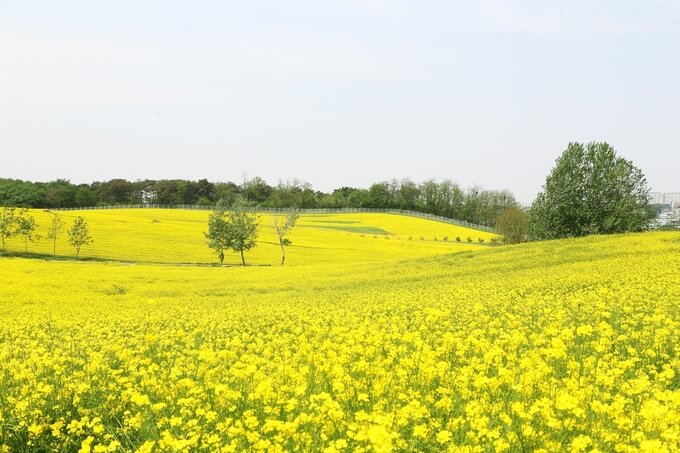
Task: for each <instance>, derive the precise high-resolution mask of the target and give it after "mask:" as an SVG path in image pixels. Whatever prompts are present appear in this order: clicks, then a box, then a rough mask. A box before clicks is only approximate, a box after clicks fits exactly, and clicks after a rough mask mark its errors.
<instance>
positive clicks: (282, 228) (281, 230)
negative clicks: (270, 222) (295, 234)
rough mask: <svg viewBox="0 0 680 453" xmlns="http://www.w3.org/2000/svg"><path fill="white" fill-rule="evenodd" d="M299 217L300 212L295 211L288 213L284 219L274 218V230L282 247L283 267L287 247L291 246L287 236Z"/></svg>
mask: <svg viewBox="0 0 680 453" xmlns="http://www.w3.org/2000/svg"><path fill="white" fill-rule="evenodd" d="M298 217H299V215H298V212H297V210H295V209H293V210H291V211H290V212H288V214H287V215H286V216H285V217H284V218H281V217H274V230H275V231H276V236H277V237H278V238H279V245H280V246H281V266H283V265H284V264H285V263H286V245H289V244H290V241H289V240H288V239H287V238H286V237H285V236H286V234H287V233H288V232H289V231H290V230H291V229H292V228H293V227H294V226H295V222H297V219H298Z"/></svg>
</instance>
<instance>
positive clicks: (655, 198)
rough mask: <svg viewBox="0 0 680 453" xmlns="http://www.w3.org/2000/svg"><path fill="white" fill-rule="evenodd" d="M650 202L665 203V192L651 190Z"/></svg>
mask: <svg viewBox="0 0 680 453" xmlns="http://www.w3.org/2000/svg"><path fill="white" fill-rule="evenodd" d="M649 203H650V204H663V192H649Z"/></svg>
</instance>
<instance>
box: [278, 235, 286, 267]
mask: <svg viewBox="0 0 680 453" xmlns="http://www.w3.org/2000/svg"><path fill="white" fill-rule="evenodd" d="M279 244H280V245H281V266H283V265H284V264H285V263H286V247H284V246H283V240H281V238H279Z"/></svg>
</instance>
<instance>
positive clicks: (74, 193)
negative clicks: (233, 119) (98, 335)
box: [0, 177, 517, 226]
mask: <svg viewBox="0 0 680 453" xmlns="http://www.w3.org/2000/svg"><path fill="white" fill-rule="evenodd" d="M239 196H241V197H243V198H245V199H246V200H247V201H248V202H250V203H252V204H253V205H255V206H261V207H274V208H288V207H297V208H378V209H406V210H412V211H419V212H425V213H430V214H435V215H440V216H444V217H450V218H454V219H458V220H465V221H467V222H471V223H476V224H482V225H489V226H493V225H494V224H495V221H496V217H497V216H498V214H499V213H500V212H501V211H502V210H503V209H504V208H506V207H508V206H516V205H517V201H516V200H515V197H514V196H513V194H512V193H511V192H509V191H507V190H503V191H496V190H485V189H482V188H480V187H471V188H468V189H463V188H461V187H460V186H459V185H458V184H456V183H454V182H452V181H450V180H445V181H442V182H438V181H434V180H429V181H425V182H423V183H415V182H413V181H411V180H408V179H405V180H401V181H399V180H391V181H384V182H378V183H375V184H373V185H371V186H370V187H369V188H368V189H361V188H355V187H341V188H339V189H335V190H334V191H333V192H332V193H324V192H320V191H316V190H314V189H313V188H312V186H311V185H310V184H309V183H307V182H304V181H300V180H297V179H295V180H289V181H286V182H283V181H282V182H279V183H278V184H277V185H275V186H270V185H269V184H267V182H266V181H264V180H263V179H262V178H259V177H256V178H253V179H251V180H249V181H246V182H245V183H243V184H235V183H233V182H210V181H208V180H207V179H200V180H198V181H188V180H181V179H173V180H167V179H164V180H158V181H153V180H144V181H127V180H125V179H112V180H110V181H105V182H93V183H91V184H72V183H71V182H69V181H68V180H64V179H58V180H56V181H51V182H30V181H21V180H16V179H0V205H3V206H19V207H30V208H73V207H93V206H110V205H117V204H147V203H148V204H193V205H203V206H212V205H214V204H215V203H216V202H217V201H218V200H220V199H226V200H233V199H235V198H237V197H239Z"/></svg>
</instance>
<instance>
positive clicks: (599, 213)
mask: <svg viewBox="0 0 680 453" xmlns="http://www.w3.org/2000/svg"><path fill="white" fill-rule="evenodd" d="M543 187H544V190H543V192H541V193H540V194H539V195H538V197H537V198H536V200H535V201H534V203H533V204H532V207H531V211H530V215H529V236H530V238H531V239H550V238H561V237H575V236H585V235H589V234H607V233H622V232H626V231H640V230H643V229H645V228H646V227H647V225H648V223H649V221H650V220H651V219H652V217H653V214H652V212H651V210H650V206H649V202H648V198H647V197H648V194H649V188H648V187H647V181H646V179H645V177H644V175H643V174H642V171H640V169H638V168H636V167H635V166H634V165H633V163H632V162H631V161H629V160H626V159H624V158H622V157H619V156H617V154H616V151H615V150H614V148H612V147H611V146H610V145H609V144H607V143H599V142H591V143H588V144H581V143H569V146H568V147H567V149H566V150H565V151H564V153H563V154H562V155H561V156H560V157H559V158H558V159H557V161H556V163H555V167H554V168H553V169H552V171H551V172H550V174H549V175H548V176H547V178H546V181H545V185H544V186H543Z"/></svg>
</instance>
